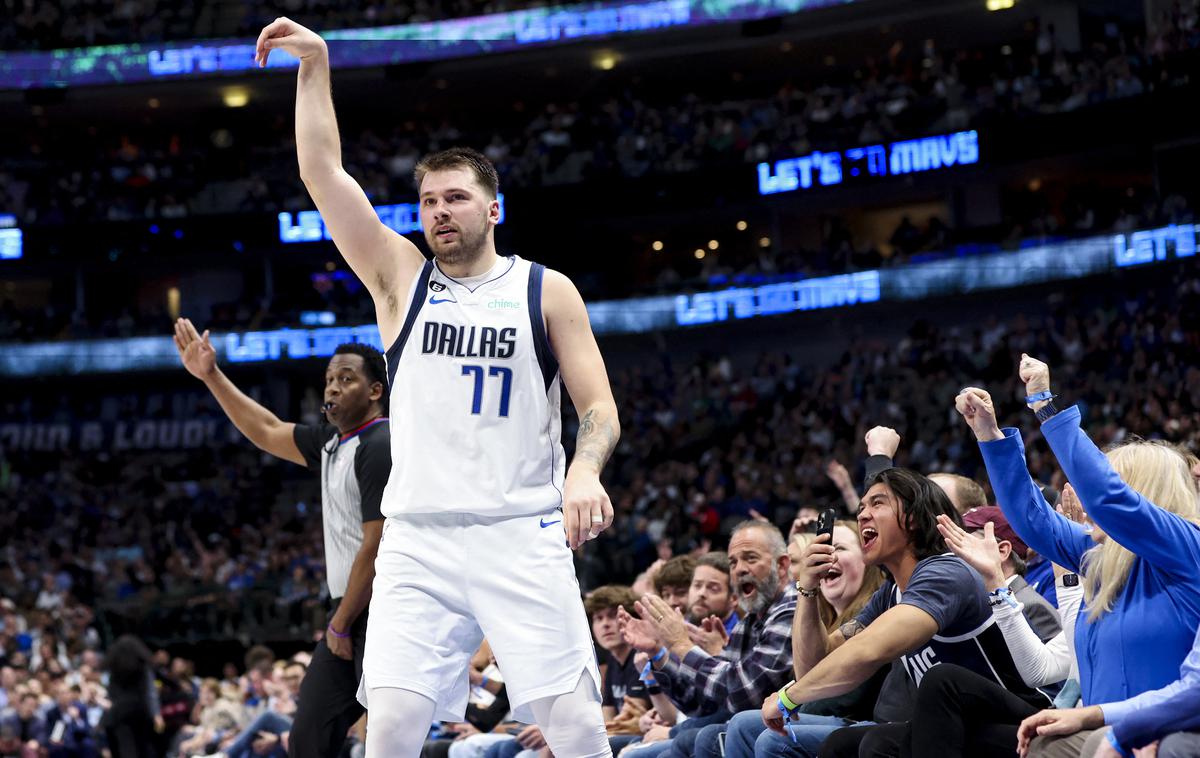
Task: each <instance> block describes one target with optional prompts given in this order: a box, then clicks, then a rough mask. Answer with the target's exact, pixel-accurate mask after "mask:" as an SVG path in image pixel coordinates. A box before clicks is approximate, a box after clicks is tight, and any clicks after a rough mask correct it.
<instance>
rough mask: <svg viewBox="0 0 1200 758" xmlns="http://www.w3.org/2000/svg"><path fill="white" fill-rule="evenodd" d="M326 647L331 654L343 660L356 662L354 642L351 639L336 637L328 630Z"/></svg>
mask: <svg viewBox="0 0 1200 758" xmlns="http://www.w3.org/2000/svg"><path fill="white" fill-rule="evenodd" d="M325 646H326V647H328V648H329V652H331V653H333V654H334V655H336V656H337V657H338V658H341V659H342V660H346V661H350V660H354V642H353V640H351V639H350V638H349V637H335V636H333V634H331V633H329V630H326V633H325Z"/></svg>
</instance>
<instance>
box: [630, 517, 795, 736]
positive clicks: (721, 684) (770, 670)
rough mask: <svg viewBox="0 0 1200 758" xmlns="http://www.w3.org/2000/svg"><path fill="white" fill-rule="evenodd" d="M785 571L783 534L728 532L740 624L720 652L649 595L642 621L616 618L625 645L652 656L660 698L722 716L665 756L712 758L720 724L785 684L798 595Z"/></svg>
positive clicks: (745, 529)
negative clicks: (693, 635) (697, 638)
mask: <svg viewBox="0 0 1200 758" xmlns="http://www.w3.org/2000/svg"><path fill="white" fill-rule="evenodd" d="M790 565H791V561H790V559H789V558H788V554H787V546H786V545H785V544H784V541H783V535H782V534H781V533H780V532H779V530H778V529H777V528H776V527H775V526H774V525H773V524H770V523H766V522H762V521H746V522H743V523H742V524H739V525H738V527H737V528H736V529H734V530H733V535H732V536H731V537H730V538H729V576H730V580H731V582H732V585H733V595H734V598H735V600H736V601H737V607H738V610H739V611H740V613H741V620H740V621H739V622H738V624H737V626H735V627H734V629H733V632H732V633H731V634H730V635H729V644H728V645H725V646H724V649H721V650H719V652H714V649H715V647H716V646H715V645H714V646H712V647H709V648H708V649H706V647H708V646H707V645H706V646H701V645H699V644H696V643H695V642H693V640H692V638H691V637H690V636H689V634H688V629H687V623H686V621H685V619H684V617H683V615H682V614H681V613H679V612H678V611H677V610H675V609H673V608H671V606H669V605H668V604H667V603H665V602H664V601H663V600H662V599H661V598H659V597H655V596H654V595H646V596H645V597H643V598H642V600H641V601H639V602H638V604H637V606H636V608H637V612H638V615H639V616H641V618H640V619H635V618H633V617H632V616H630V615H629V614H627V613H623V612H618V617H619V619H620V621H621V631H622V633H623V634H624V635H625V638H626V640H628V641H629V643H630V644H631V645H633V647H635V648H636V649H638V650H640V651H642V652H644V653H647V654H649V655H650V656H651V665H652V666H653V668H654V678H655V679H656V680H657V681H658V683H659V685H660V686H661V687H662V689H663V692H665V693H666V694H667V695H668V696H669V697H670V698H671V699H672V700H674V701H675V702H676V703H679V704H681V705H683V704H687V705H689V706H694V707H697V708H698V709H699V710H700V711H701V712H703V713H713V712H716V713H721V714H723V716H715V715H714V717H713V718H708V719H705V720H704V723H706V724H707V725H706V726H704V727H702V728H700V729H698V730H692V731H690V733H688V732H687V731H682V732H681V733H680V734H678V735H677V736H676V737H675V738H674V740H673V741H674V743H675V745H674V746H673V747H672V750H671V752H670V753H666V754H665V755H670V756H691V755H708V754H710V752H706V751H711V754H717V752H716V751H717V747H716V744H717V735H718V734H719V733H720V732H722V731H724V724H725V721H726V720H728V719H729V718H730V716H731V715H732V714H734V713H737V712H739V711H744V710H748V709H750V708H758V707H760V706H761V705H762V701H763V699H764V698H765V697H766V696H767V694H769V693H771V692H773V691H774V690H777V689H778V688H779V687H781V686H782V685H784V684H786V683H787V682H789V681H790V680H791V678H792V669H791V665H792V647H791V624H792V616H793V614H794V613H795V610H796V591H795V589H794V587H793V586H792V584H791V582H790V581H789V580H788V569H789V567H790ZM685 707H686V706H685ZM688 710H691V709H690V708H688ZM693 721H699V719H694V720H693ZM689 723H691V722H689Z"/></svg>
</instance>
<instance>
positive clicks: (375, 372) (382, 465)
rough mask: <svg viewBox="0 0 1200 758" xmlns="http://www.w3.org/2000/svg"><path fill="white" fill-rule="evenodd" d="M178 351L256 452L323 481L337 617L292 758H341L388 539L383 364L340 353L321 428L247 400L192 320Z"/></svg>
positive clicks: (303, 708)
mask: <svg viewBox="0 0 1200 758" xmlns="http://www.w3.org/2000/svg"><path fill="white" fill-rule="evenodd" d="M175 347H176V348H178V350H179V357H180V359H181V360H182V361H183V365H184V367H185V368H187V370H188V371H189V372H190V373H191V374H192V376H194V377H196V378H197V379H199V380H201V381H202V382H204V384H205V386H206V387H208V389H209V391H210V392H212V394H213V397H215V398H216V399H217V402H218V403H220V404H221V409H222V410H224V411H225V415H227V416H229V419H230V421H232V422H233V423H234V426H236V427H237V428H238V431H240V432H241V433H242V434H244V435H246V437H247V438H248V439H249V440H250V441H251V442H253V443H254V444H255V445H256V446H257V447H259V448H260V449H262V450H265V451H266V452H268V453H270V454H271V455H274V456H276V457H279V458H283V459H284V460H288V461H291V462H292V463H298V464H300V465H301V466H307V467H308V468H309V469H312V470H314V471H320V472H321V522H322V527H323V529H324V532H325V571H326V577H327V581H328V583H329V596H330V597H331V598H333V605H334V608H333V615H332V616H331V618H330V620H329V626H328V627H327V628H326V629H325V637H324V639H323V640H322V641H321V642H318V643H317V649H316V650H315V651H313V656H312V661H311V663H309V667H308V671H307V673H306V675H305V677H304V681H303V682H302V683H301V685H300V703H299V705H298V706H297V708H296V714H295V717H294V719H293V721H292V730H291V735H290V737H289V739H288V748H289V755H290V756H291V757H292V758H335V756H338V755H340V754H341V750H342V745H343V743H345V741H346V732H347V730H349V729H350V727H351V726H352V725H353V724H354V722H355V721H358V719H359V717H360V716H362V713H363V708H362V705H360V704H359V702H358V699H357V697H356V695H357V692H358V682H359V678H360V676H361V674H362V665H363V652H364V647H365V642H366V635H367V603H368V602H369V601H370V599H371V582H372V580H373V579H374V578H375V555H376V553H377V551H378V550H379V538H380V535H381V534H382V533H383V515H382V514H381V513H380V512H379V504H380V501H381V499H382V497H383V489H384V486H385V485H386V484H387V479H388V474H390V473H391V468H392V457H391V456H392V453H391V447H390V446H389V442H388V420H387V418H386V415H385V409H386V408H387V397H386V396H385V395H384V374H385V372H386V370H387V369H386V368H385V365H384V359H383V355H381V354H380V352H379V351H378V350H376V349H375V348H373V347H370V346H368V345H359V344H346V345H340V346H338V348H337V349H336V350H335V351H334V354H333V357H332V358H331V359H330V361H329V365H328V367H327V368H326V369H325V393H324V397H325V405H324V410H325V418H326V419H328V421H329V422H330V423H328V424H321V425H319V426H309V425H306V424H292V423H285V422H283V421H280V420H279V419H278V418H277V417H276V416H275V414H273V413H271V412H270V411H269V410H267V409H266V408H264V407H262V406H261V405H259V404H258V403H256V402H255V401H254V400H253V399H251V398H249V397H247V396H246V395H245V394H244V393H243V392H242V391H241V390H239V389H238V388H237V386H235V385H234V383H233V382H231V381H230V380H229V377H227V376H225V374H224V372H222V371H221V369H220V367H219V366H217V356H216V352H215V351H214V350H213V346H212V343H210V342H209V337H208V332H207V331H206V332H204V334H203V335H201V334H199V333H197V332H196V327H194V326H192V322H191V321H189V320H188V319H179V320H178V321H176V322H175Z"/></svg>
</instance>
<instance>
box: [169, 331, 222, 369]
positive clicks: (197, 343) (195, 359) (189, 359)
mask: <svg viewBox="0 0 1200 758" xmlns="http://www.w3.org/2000/svg"><path fill="white" fill-rule="evenodd" d="M175 349H176V350H178V351H179V360H181V361H183V367H184V368H186V369H187V370H188V373H190V374H191V375H192V376H194V377H196V378H197V379H199V380H200V381H204V380H205V379H207V378H208V377H210V376H212V374H213V372H215V371H216V370H217V351H216V350H214V349H213V346H212V342H211V341H209V338H208V330H207V329H205V330H204V334H200V333H199V332H197V331H196V327H195V326H193V325H192V322H191V321H190V320H189V319H186V318H180V319H176V320H175Z"/></svg>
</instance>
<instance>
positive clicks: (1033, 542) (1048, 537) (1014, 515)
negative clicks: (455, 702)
mask: <svg viewBox="0 0 1200 758" xmlns="http://www.w3.org/2000/svg"><path fill="white" fill-rule="evenodd" d="M954 404H955V408H957V410H958V412H959V413H960V414H962V417H963V418H964V419H965V420H966V422H967V424H968V425H969V426H970V427H971V430H972V431H973V432H974V433H975V439H976V440H978V441H979V451H980V452H981V453H982V454H983V463H984V465H985V466H986V467H987V472H988V478H989V479H990V480H991V482H992V489H993V490H994V491H995V492H996V503H997V504H998V505H999V506H1000V509H1001V510H1003V511H1004V516H1005V518H1007V519H1008V523H1009V524H1011V525H1012V528H1013V529H1014V530H1015V531H1016V533H1017V534H1018V535H1020V537H1021V539H1022V540H1024V541H1025V544H1027V545H1029V546H1030V547H1031V548H1033V549H1034V550H1036V551H1038V552H1039V553H1040V554H1042V555H1044V556H1046V557H1047V558H1049V559H1050V560H1052V561H1054V562H1055V563H1057V564H1059V565H1060V566H1066V567H1067V568H1069V569H1071V570H1072V571H1075V572H1077V573H1078V571H1079V567H1080V560H1081V559H1082V558H1083V554H1084V553H1085V552H1087V550H1088V549H1089V548H1090V547H1091V546H1092V540H1091V538H1090V537H1088V536H1087V533H1086V532H1084V530H1083V527H1082V526H1080V525H1079V524H1076V523H1074V522H1073V521H1071V520H1070V519H1068V518H1066V517H1065V516H1063V515H1062V514H1060V513H1055V512H1054V509H1053V508H1051V507H1050V504H1049V503H1047V502H1046V498H1045V497H1044V496H1043V495H1042V491H1041V489H1040V488H1039V487H1038V486H1037V485H1036V484H1034V481H1033V479H1032V478H1031V477H1030V476H1029V469H1028V467H1027V466H1026V464H1025V447H1024V445H1023V444H1022V443H1021V435H1020V432H1019V431H1018V430H1016V429H1004V430H1003V431H1002V430H1001V429H1000V427H999V425H998V424H997V423H996V412H995V409H994V408H993V406H992V397H991V395H989V394H988V393H987V392H984V391H983V390H981V389H978V388H975V387H968V388H966V389H964V390H963V391H962V392H961V393H959V395H958V397H956V398H955V400H954Z"/></svg>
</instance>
